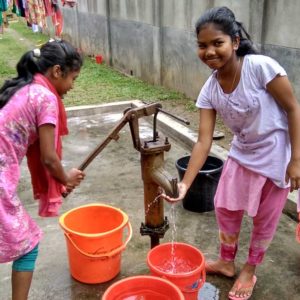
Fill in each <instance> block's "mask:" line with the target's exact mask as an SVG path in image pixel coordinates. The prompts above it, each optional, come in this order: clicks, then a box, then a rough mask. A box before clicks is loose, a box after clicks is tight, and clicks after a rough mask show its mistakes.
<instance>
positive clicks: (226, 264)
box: [205, 259, 235, 277]
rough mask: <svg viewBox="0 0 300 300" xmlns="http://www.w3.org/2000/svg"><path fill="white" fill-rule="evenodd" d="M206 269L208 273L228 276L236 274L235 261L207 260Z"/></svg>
mask: <svg viewBox="0 0 300 300" xmlns="http://www.w3.org/2000/svg"><path fill="white" fill-rule="evenodd" d="M205 271H206V273H207V274H219V275H224V276H227V277H233V276H234V275H235V265H234V262H233V261H225V260H222V259H218V260H216V261H211V260H209V261H207V262H205Z"/></svg>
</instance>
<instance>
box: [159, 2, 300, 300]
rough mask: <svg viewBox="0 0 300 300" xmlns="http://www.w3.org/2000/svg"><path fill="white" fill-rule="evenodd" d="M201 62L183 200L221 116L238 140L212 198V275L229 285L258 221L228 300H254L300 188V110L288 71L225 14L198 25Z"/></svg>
mask: <svg viewBox="0 0 300 300" xmlns="http://www.w3.org/2000/svg"><path fill="white" fill-rule="evenodd" d="M196 33H197V39H198V49H199V50H198V56H199V58H200V59H201V60H202V61H203V62H204V63H205V64H206V65H207V66H209V67H210V68H211V69H212V70H213V73H212V74H211V76H210V77H209V78H208V80H207V81H206V83H205V84H204V86H203V87H202V89H201V92H200V94H199V97H198V99H197V103H196V105H197V107H198V108H199V109H200V126H199V136H198V140H197V142H196V144H195V146H194V148H193V151H192V154H191V158H190V161H189V165H188V168H187V170H186V172H185V176H184V178H183V179H182V181H181V182H180V183H179V184H178V188H179V197H178V198H176V199H174V198H169V197H167V196H165V198H166V200H167V201H170V202H172V201H178V200H181V199H183V198H184V196H185V194H186V192H187V190H188V189H189V187H190V186H191V184H192V182H193V180H194V178H195V177H196V175H197V174H198V171H199V169H201V168H202V166H203V164H204V162H205V160H206V158H207V155H208V154H209V151H210V148H211V144H212V137H213V132H214V126H215V121H216V113H219V115H220V116H221V118H222V119H223V121H224V123H225V124H226V125H227V126H228V127H229V128H230V129H231V130H232V132H233V133H234V138H233V141H232V146H231V149H230V152H229V157H228V159H227V161H226V162H225V164H224V168H223V172H222V176H221V178H220V182H219V185H218V188H217V192H216V195H215V213H216V218H217V222H218V225H219V233H220V254H219V259H218V260H216V261H208V262H207V263H206V271H207V273H216V274H221V275H225V276H228V277H232V276H234V275H235V272H236V269H235V264H234V259H235V256H236V253H237V249H238V237H239V233H240V227H241V222H242V218H243V214H244V212H245V211H246V212H247V214H248V215H249V216H251V217H252V218H253V230H252V234H251V242H250V247H249V255H248V259H247V261H246V263H245V265H244V266H243V268H242V270H241V272H240V274H239V276H238V278H237V280H236V281H235V283H234V285H233V287H232V289H231V290H230V292H229V298H230V299H249V298H250V296H251V294H252V290H253V288H254V285H255V283H256V279H257V278H256V276H255V269H256V266H257V265H259V264H260V263H261V262H262V260H263V257H264V254H265V252H266V250H267V248H268V246H269V244H270V242H271V241H272V238H273V236H274V234H275V231H276V227H277V224H278V221H279V218H280V215H281V213H282V209H283V207H284V204H285V202H286V199H287V195H288V192H289V190H291V191H293V190H295V189H298V188H299V187H300V132H299V130H298V128H299V126H300V124H299V123H300V106H299V105H298V102H297V100H296V98H295V96H294V95H293V92H292V88H291V85H290V83H289V80H288V78H287V75H286V72H285V70H284V69H283V68H282V67H281V66H280V65H279V64H278V63H277V62H276V61H275V60H273V59H271V58H270V57H267V56H263V55H259V54H257V52H256V51H255V49H254V48H253V45H252V42H251V40H250V37H249V35H248V33H247V32H246V31H245V29H244V27H243V26H242V24H241V23H239V22H237V21H236V20H235V16H234V14H233V12H232V11H231V10H229V9H228V8H227V7H216V8H213V9H210V10H208V11H207V12H205V13H204V15H203V16H202V17H201V18H200V19H199V20H198V22H197V24H196Z"/></svg>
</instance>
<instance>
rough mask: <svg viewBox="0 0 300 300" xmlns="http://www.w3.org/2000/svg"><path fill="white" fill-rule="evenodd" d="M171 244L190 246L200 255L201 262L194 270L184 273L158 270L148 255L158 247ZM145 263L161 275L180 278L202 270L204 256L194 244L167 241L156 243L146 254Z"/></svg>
mask: <svg viewBox="0 0 300 300" xmlns="http://www.w3.org/2000/svg"><path fill="white" fill-rule="evenodd" d="M172 244H173V245H174V246H176V245H179V246H185V247H186V246H187V247H189V248H192V249H193V250H195V251H196V252H198V253H199V254H200V256H201V259H202V262H201V264H200V265H199V266H197V267H196V268H195V269H194V270H192V271H190V272H185V273H176V274H172V273H166V272H163V271H161V270H159V269H158V268H156V266H154V265H153V264H152V263H151V261H150V256H151V254H152V253H153V252H154V251H158V250H157V249H159V248H163V247H169V246H172ZM147 264H148V266H149V267H150V269H153V270H155V272H157V273H159V274H160V275H161V276H168V277H170V278H182V276H183V275H187V276H191V275H194V274H196V273H199V271H201V270H203V269H204V268H205V257H204V255H203V253H202V252H201V251H200V250H199V249H198V248H196V247H195V246H193V245H190V244H187V243H182V242H174V243H172V242H168V243H162V244H160V245H157V246H156V247H154V248H153V249H151V250H150V251H149V252H148V254H147Z"/></svg>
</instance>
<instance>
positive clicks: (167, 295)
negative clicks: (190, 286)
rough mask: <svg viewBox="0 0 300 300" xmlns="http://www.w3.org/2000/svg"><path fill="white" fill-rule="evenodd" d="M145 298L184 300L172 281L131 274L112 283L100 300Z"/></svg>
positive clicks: (151, 299) (152, 299)
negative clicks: (131, 275)
mask: <svg viewBox="0 0 300 300" xmlns="http://www.w3.org/2000/svg"><path fill="white" fill-rule="evenodd" d="M124 299H132V300H133V299H147V300H184V296H183V295H182V293H181V291H180V289H179V288H178V287H177V286H176V285H175V284H173V283H172V282H170V281H168V280H166V279H163V278H159V277H154V276H147V275H144V276H133V277H128V278H125V279H122V280H120V281H117V282H115V283H114V284H112V285H111V286H110V287H109V288H108V289H107V290H106V291H105V293H104V295H103V297H102V300H124Z"/></svg>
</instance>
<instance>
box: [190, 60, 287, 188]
mask: <svg viewBox="0 0 300 300" xmlns="http://www.w3.org/2000/svg"><path fill="white" fill-rule="evenodd" d="M276 76H286V72H285V70H284V69H283V68H282V67H281V66H280V65H279V64H278V63H277V62H276V61H275V60H273V59H272V58H270V57H267V56H264V55H246V56H245V57H244V60H243V65H242V71H241V78H240V81H239V83H238V85H237V87H236V89H235V90H234V91H233V92H232V93H231V94H226V93H224V92H223V90H222V88H221V86H220V84H219V82H218V81H217V78H216V71H214V72H213V74H212V75H211V76H210V77H209V78H208V80H207V81H206V83H205V84H204V86H203V88H202V89H201V92H200V95H199V97H198V99H197V103H196V105H197V107H199V108H204V109H214V110H216V111H217V113H218V114H219V115H220V116H221V118H222V119H223V121H224V123H225V124H226V125H227V126H228V127H229V128H230V129H231V130H232V132H233V134H234V137H233V141H232V146H231V149H230V151H229V157H232V158H233V159H234V160H235V161H237V162H238V163H239V164H241V165H242V166H244V167H245V168H247V169H249V170H251V171H253V172H256V173H258V174H260V175H262V176H265V177H267V178H269V179H270V180H272V181H273V182H274V183H275V184H276V185H277V186H278V187H281V188H286V187H288V186H289V184H287V183H286V182H285V173H286V168H287V165H288V162H289V159H290V155H291V149H290V140H289V134H288V122H287V115H286V112H285V111H284V110H283V109H282V108H281V107H280V106H279V105H278V103H277V102H276V100H275V99H274V98H273V97H272V96H271V94H269V93H268V92H267V90H266V87H267V84H268V83H269V82H270V81H271V80H273V79H274V78H275V77H276Z"/></svg>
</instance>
